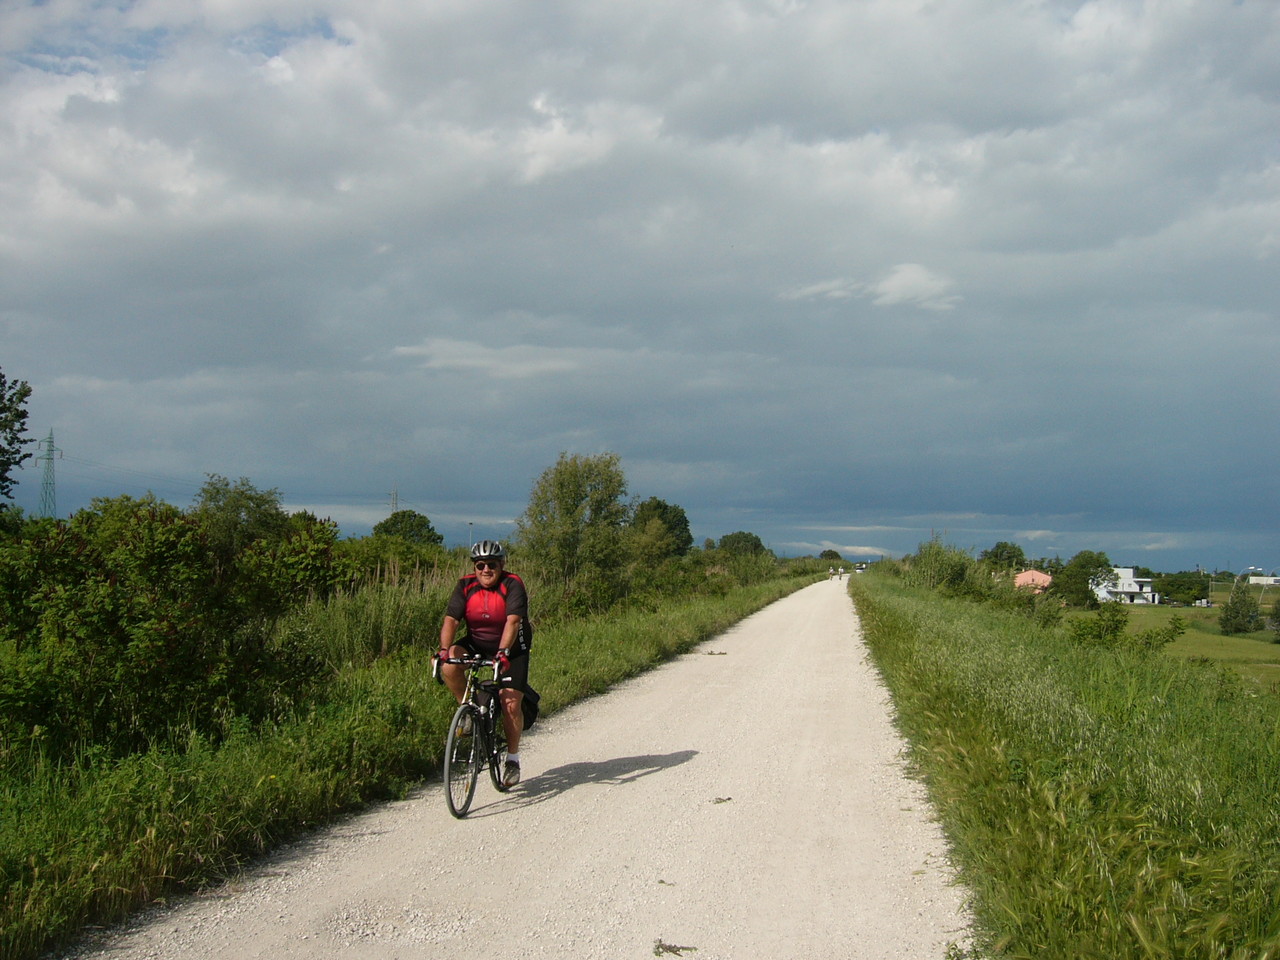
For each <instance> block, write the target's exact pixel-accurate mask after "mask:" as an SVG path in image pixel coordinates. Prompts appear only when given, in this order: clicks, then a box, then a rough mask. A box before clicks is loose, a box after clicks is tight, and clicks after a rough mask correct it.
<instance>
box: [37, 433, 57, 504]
mask: <svg viewBox="0 0 1280 960" xmlns="http://www.w3.org/2000/svg"><path fill="white" fill-rule="evenodd" d="M36 447H37V448H39V450H40V451H41V452H40V453H38V454H37V455H36V456H35V461H36V463H39V462H40V461H41V460H43V461H44V479H43V480H42V481H41V482H40V516H42V517H56V516H57V515H58V491H57V487H56V486H55V485H54V480H53V461H54V460H59V459H61V458H62V451H61V450H59V449H58V448H57V447H55V446H54V445H53V430H50V431H49V436H48V437H46V438H45V439H44V440H41V441H40V442H39V443H38V444H36Z"/></svg>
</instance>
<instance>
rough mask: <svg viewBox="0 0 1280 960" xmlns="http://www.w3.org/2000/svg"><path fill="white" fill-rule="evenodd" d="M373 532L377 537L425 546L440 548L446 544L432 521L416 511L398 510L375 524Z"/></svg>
mask: <svg viewBox="0 0 1280 960" xmlns="http://www.w3.org/2000/svg"><path fill="white" fill-rule="evenodd" d="M373 532H374V535H375V536H382V537H399V538H400V539H401V540H405V541H408V542H409V543H416V544H421V545H423V546H429V547H439V546H442V545H443V544H444V537H442V536H441V535H440V534H439V533H437V532H436V528H435V527H433V526H432V525H431V521H430V520H428V519H427V517H426V516H425V515H423V514H421V513H418V511H416V510H397V511H396V512H395V513H393V514H391V516H389V517H387V519H385V520H381V521H379V522H378V523H375V524H374V525H373Z"/></svg>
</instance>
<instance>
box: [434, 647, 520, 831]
mask: <svg viewBox="0 0 1280 960" xmlns="http://www.w3.org/2000/svg"><path fill="white" fill-rule="evenodd" d="M441 663H448V664H454V665H457V666H460V667H463V668H464V669H465V670H466V675H467V684H466V688H465V690H464V692H463V697H462V702H461V703H460V704H459V705H458V709H457V711H456V712H455V713H454V715H453V720H452V722H451V725H450V727H449V736H448V739H447V741H446V743H445V758H444V781H445V799H446V800H447V802H448V805H449V812H450V813H452V814H453V815H454V816H455V817H463V816H466V813H467V811H468V810H469V809H470V807H471V800H472V798H473V797H474V795H475V782H476V779H477V778H478V777H479V774H480V767H481V766H482V765H485V766H488V768H489V776H490V779H491V780H492V781H493V785H494V787H495V788H496V789H497V790H498V791H499V792H500V793H506V792H507V791H508V790H510V789H511V788H510V787H508V786H506V785H505V784H504V783H503V782H502V765H503V762H504V761H505V760H506V756H507V738H506V732H505V728H504V727H503V721H502V701H501V698H500V695H499V690H500V688H499V686H498V680H497V673H498V671H497V663H496V661H495V660H493V659H490V658H487V657H443V658H436V667H435V668H434V669H438V668H439V664H441ZM485 668H489V669H492V671H493V673H492V675H491V676H490V677H489V678H488V679H485V678H484V677H482V676H481V671H482V670H484V669H485ZM468 721H469V722H470V724H471V729H470V730H469V731H467V732H464V727H465V726H466V725H467V722H468Z"/></svg>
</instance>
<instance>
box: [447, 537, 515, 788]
mask: <svg viewBox="0 0 1280 960" xmlns="http://www.w3.org/2000/svg"><path fill="white" fill-rule="evenodd" d="M506 559H507V551H506V550H505V549H504V548H503V546H502V544H501V543H499V542H498V541H497V540H481V541H480V542H479V543H477V544H476V545H475V546H474V547H472V548H471V561H472V563H473V564H474V565H475V572H474V573H468V574H467V575H466V576H464V577H462V578H460V579H459V580H458V582H457V584H456V585H455V586H454V588H453V595H452V596H450V597H449V604H448V606H447V607H445V614H444V623H443V624H442V625H441V627H440V653H439V655H440V656H441V657H442V658H443V657H453V658H455V659H456V658H459V657H466V656H474V655H476V654H479V655H480V656H483V657H492V658H495V659H496V660H497V661H498V669H497V678H498V685H499V687H501V690H500V691H499V693H498V696H499V699H500V700H501V703H502V726H503V729H504V730H505V731H506V734H507V762H506V766H505V767H503V770H502V780H503V783H505V784H506V785H507V786H508V787H514V786H515V785H516V784H517V783H519V782H520V733H521V731H523V730H524V710H523V701H524V697H525V693H526V691H529V692H530V693H532V691H530V690H529V645H530V642H531V641H532V639H533V627H532V625H531V624H530V623H529V595H528V593H526V592H525V588H524V581H523V580H521V579H520V578H519V577H518V576H516V575H515V574H514V573H508V572H507V571H506V570H505V569H504V565H505V563H506ZM461 623H465V624H466V627H467V632H466V634H465V635H464V636H463V637H462V638H461V639H459V638H458V636H457V633H458V625H459V624H461ZM440 675H441V677H442V678H443V680H444V682H445V685H446V686H447V687H448V688H449V690H450V691H451V692H452V693H453V695H454V697H455V698H456V699H457V700H458V702H459V703H461V702H462V698H463V696H464V695H465V693H466V687H467V678H466V673H465V671H464V670H463V668H462V667H460V666H458V665H457V664H449V663H443V664H441V667H440ZM532 695H533V696H534V697H535V698H536V696H537V695H536V694H532Z"/></svg>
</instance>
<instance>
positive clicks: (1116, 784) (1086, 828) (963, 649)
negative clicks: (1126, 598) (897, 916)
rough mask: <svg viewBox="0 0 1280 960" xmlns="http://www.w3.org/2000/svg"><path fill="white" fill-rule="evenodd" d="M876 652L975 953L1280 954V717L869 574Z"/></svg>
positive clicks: (1211, 682) (1148, 662) (1185, 669)
mask: <svg viewBox="0 0 1280 960" xmlns="http://www.w3.org/2000/svg"><path fill="white" fill-rule="evenodd" d="M851 591H852V592H853V594H854V597H855V600H856V602H857V605H858V609H859V611H860V614H861V616H862V622H863V627H864V631H865V633H866V637H867V642H868V644H869V647H870V649H871V651H872V655H873V657H874V659H875V662H876V664H877V665H878V667H879V669H880V670H881V671H882V673H883V675H884V676H885V678H886V682H887V683H888V685H889V687H890V689H891V691H892V693H893V699H894V704H895V707H896V710H897V714H898V720H899V723H900V725H901V727H902V728H903V730H904V733H905V734H906V735H907V736H908V738H909V740H910V741H911V743H912V745H913V746H912V755H913V757H914V760H915V762H916V763H917V764H918V766H919V768H920V770H921V772H922V774H923V775H924V777H925V778H926V780H927V782H928V784H929V786H930V790H931V793H932V795H933V797H934V799H935V801H936V803H937V805H938V807H939V810H940V815H941V817H942V820H943V823H944V826H945V828H946V831H947V834H948V836H949V838H950V841H951V843H952V846H953V854H954V859H955V861H956V864H957V866H958V868H959V870H960V872H961V875H962V878H963V880H964V881H965V882H966V883H967V885H968V886H969V887H970V888H971V889H972V890H973V891H974V910H975V915H976V917H977V919H978V922H979V926H980V932H981V934H982V940H981V943H982V946H983V948H984V950H985V951H987V952H989V953H990V954H991V955H996V956H1007V957H1026V958H1037V960H1054V958H1063V960H1067V958H1071V960H1078V958H1086V957H1088V958H1092V957H1097V958H1107V960H1123V958H1131V957H1132V958H1139V957H1141V958H1175V957H1176V958H1192V957H1194V958H1232V960H1244V958H1255V960H1262V958H1272V957H1277V956H1280V805H1278V804H1277V799H1278V797H1280V718H1278V717H1277V715H1276V712H1275V709H1274V702H1273V701H1271V700H1270V699H1269V698H1266V697H1258V696H1257V695H1256V694H1254V693H1253V692H1252V691H1251V690H1250V689H1249V688H1248V687H1247V686H1246V685H1244V684H1242V683H1241V682H1240V681H1239V679H1238V678H1237V677H1236V675H1235V674H1234V673H1232V672H1230V671H1228V670H1225V669H1223V668H1221V667H1218V666H1215V665H1206V664H1200V663H1190V662H1187V661H1183V660H1179V659H1176V658H1173V657H1169V656H1167V655H1161V654H1146V655H1143V654H1141V653H1138V652H1135V651H1132V650H1122V649H1100V648H1097V647H1091V648H1085V647H1081V646H1078V645H1076V644H1074V643H1073V642H1072V641H1071V640H1070V639H1068V632H1067V631H1066V630H1064V629H1061V628H1057V627H1046V626H1040V625H1037V624H1036V623H1035V622H1034V621H1033V620H1032V619H1031V618H1028V617H1027V616H1025V615H1019V614H1017V613H1010V612H1007V611H1000V610H998V609H993V608H991V607H989V606H984V605H979V604H973V603H968V602H964V601H960V600H953V599H946V598H942V597H940V596H938V595H937V594H934V593H929V592H925V591H922V590H914V589H912V588H910V587H907V586H905V585H903V584H901V582H894V581H889V580H887V579H882V578H879V577H875V576H872V575H868V576H866V577H862V578H855V579H854V581H853V582H852V583H851Z"/></svg>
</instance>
